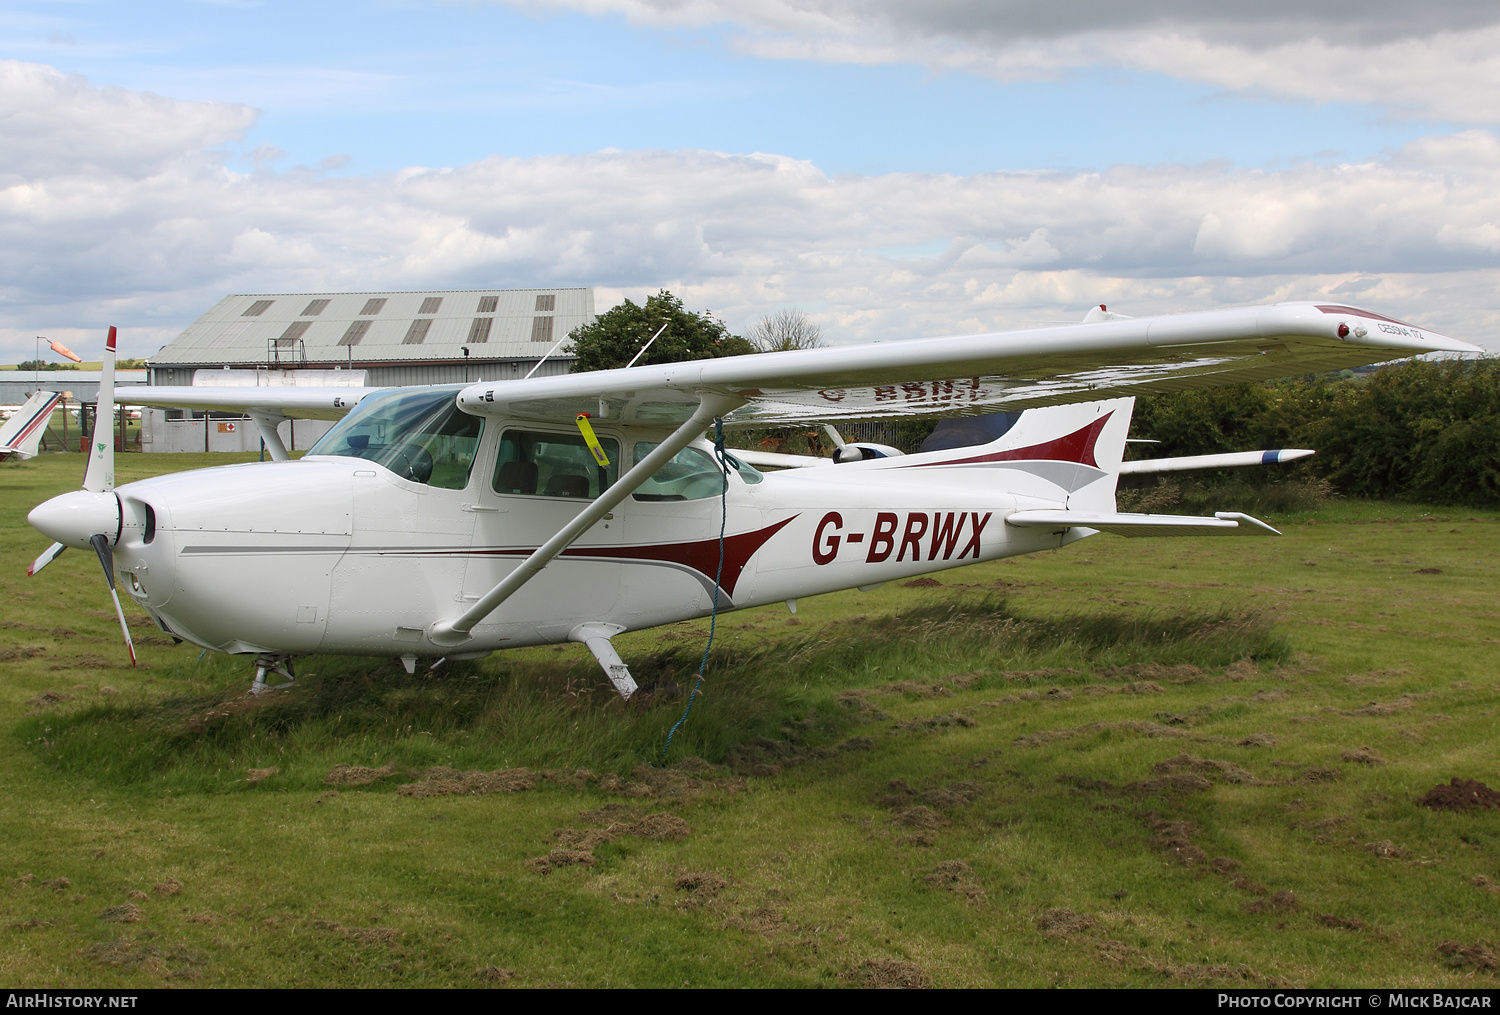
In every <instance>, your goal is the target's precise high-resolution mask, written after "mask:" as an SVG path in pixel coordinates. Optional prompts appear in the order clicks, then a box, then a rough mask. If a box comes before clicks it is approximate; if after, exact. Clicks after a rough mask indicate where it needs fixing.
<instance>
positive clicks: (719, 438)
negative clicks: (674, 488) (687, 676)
mask: <svg viewBox="0 0 1500 1015" xmlns="http://www.w3.org/2000/svg"><path fill="white" fill-rule="evenodd" d="M725 455H726V452H725V451H724V421H723V420H722V419H715V420H714V456H715V458H717V460H718V462H719V468H720V469H721V470H723V473H724V475H723V476H722V477H721V478H722V479H723V486H721V487H720V489H719V569H718V570H717V571H715V572H714V603H713V609H712V610H711V611H710V612H709V614H708V643H707V644H706V645H704V646H703V659H702V660H701V661H700V662H699V663H698V676H697V677H696V679H694V681H693V689H692V690H691V691H689V692H688V700H687V708H685V709H683V710H682V718H681V719H678V720H677V723H676V725H674V726H673V727H672V731H671V732H670V733H668V734H667V742H666V744H665V746H663V747H662V749H661V756H662V757H663V758H665V757H666V756H667V752H668V751H670V750H671V749H672V738H673V737H675V736H676V735H677V731H678V730H679V729H681V728H682V724H683V723H685V722H687V717H688V713H689V712H691V711H692V710H693V701H694V700H695V699H696V698H697V697H698V689H699V688H700V687H702V686H703V671H704V670H705V669H707V668H708V653H709V650H710V649H712V648H713V647H714V627H715V625H716V624H717V622H718V619H719V582H720V581H722V580H723V578H724V529H725V528H726V526H727V524H728V521H729V462H728V461H727V459H726V457H725Z"/></svg>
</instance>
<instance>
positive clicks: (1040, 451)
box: [902, 412, 1114, 469]
mask: <svg viewBox="0 0 1500 1015" xmlns="http://www.w3.org/2000/svg"><path fill="white" fill-rule="evenodd" d="M1113 415H1114V413H1113V412H1107V413H1105V414H1104V415H1103V416H1100V417H1099V418H1098V419H1096V420H1094V421H1093V422H1092V423H1090V424H1089V425H1088V426H1086V427H1084V428H1083V429H1081V430H1075V431H1073V432H1072V433H1070V434H1068V435H1067V436H1066V437H1058V438H1057V439H1056V440H1050V441H1047V442H1046V443H1043V444H1032V445H1030V446H1029V447H1024V448H1015V449H1013V450H1011V451H991V452H990V453H989V454H985V455H975V456H974V457H972V458H957V459H954V460H953V461H951V462H930V463H928V465H929V466H931V465H981V464H984V463H986V462H1036V461H1046V462H1077V463H1078V464H1080V465H1088V466H1092V467H1093V468H1095V469H1097V468H1099V463H1098V462H1097V461H1096V460H1095V459H1094V445H1095V444H1096V443H1097V442H1098V440H1099V434H1100V432H1101V431H1103V429H1104V424H1105V423H1108V422H1109V418H1110V417H1111V416H1113ZM902 467H903V468H907V469H920V468H923V467H924V466H922V465H907V466H902Z"/></svg>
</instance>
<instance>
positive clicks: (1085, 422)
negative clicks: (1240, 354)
mask: <svg viewBox="0 0 1500 1015" xmlns="http://www.w3.org/2000/svg"><path fill="white" fill-rule="evenodd" d="M1134 409H1135V399H1134V398H1111V399H1106V400H1104V401H1099V402H1075V403H1073V404H1071V405H1053V406H1047V407H1044V408H1040V409H1027V410H1026V411H1025V412H1022V413H1020V414H1018V415H1015V416H1011V417H1010V418H1009V419H1006V420H1004V421H1003V422H1005V423H1008V424H1009V426H1008V427H1007V428H1005V429H1003V431H1002V432H1001V433H1000V434H999V436H998V437H997V438H995V439H993V440H991V441H989V442H988V443H983V444H980V443H975V444H971V445H968V446H962V447H954V446H949V447H946V448H944V449H942V450H933V451H926V452H924V453H919V455H917V456H909V457H907V458H905V459H898V460H897V461H900V462H904V463H906V464H907V465H908V466H910V465H923V466H945V465H963V466H969V467H973V466H986V467H992V468H995V469H1003V470H1004V471H1005V472H1006V473H1007V475H1006V480H1005V483H1006V487H1007V489H1009V490H1011V492H1014V493H1018V494H1021V495H1022V496H1027V497H1034V498H1036V499H1038V500H1044V501H1052V502H1055V503H1060V504H1062V505H1064V506H1066V507H1067V508H1068V509H1070V510H1075V511H1113V510H1115V483H1116V482H1117V481H1118V480H1119V477H1120V462H1121V460H1122V459H1123V458H1124V456H1125V435H1126V434H1127V433H1128V432H1129V431H1130V415H1131V412H1132V411H1133V410H1134ZM995 418H996V419H997V420H998V419H999V417H995ZM996 429H1000V428H999V427H994V428H990V432H991V433H993V432H994V431H995V430H996ZM974 432H976V433H979V432H981V431H980V430H978V429H975V430H974ZM934 436H937V434H936V433H934ZM925 447H926V445H924V448H925ZM914 458H915V460H913V459H914Z"/></svg>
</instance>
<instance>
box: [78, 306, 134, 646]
mask: <svg viewBox="0 0 1500 1015" xmlns="http://www.w3.org/2000/svg"><path fill="white" fill-rule="evenodd" d="M110 332H111V337H113V332H114V329H113V328H111V329H110ZM100 399H101V401H102V399H103V395H102V393H101V395H100ZM89 543H90V544H91V545H92V546H93V547H94V552H95V553H97V554H98V555H99V563H100V565H102V566H103V568H104V580H105V581H107V582H109V597H110V598H111V599H113V600H114V601H115V616H116V617H119V618H120V633H121V634H123V635H125V647H126V648H127V649H128V650H129V651H130V665H131V666H134V665H135V642H133V641H131V640H130V625H129V624H127V623H125V611H124V610H123V609H121V608H120V593H118V592H116V591H115V558H114V554H113V553H111V552H110V549H109V537H108V536H106V535H105V534H104V533H102V532H101V533H99V534H97V535H94V536H90V537H89Z"/></svg>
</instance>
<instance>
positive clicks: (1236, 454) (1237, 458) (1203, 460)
mask: <svg viewBox="0 0 1500 1015" xmlns="http://www.w3.org/2000/svg"><path fill="white" fill-rule="evenodd" d="M1313 454H1317V452H1315V451H1309V450H1307V449H1306V448H1282V449H1281V450H1279V451H1231V452H1230V453H1229V454H1227V455H1189V456H1187V457H1186V458H1150V459H1147V460H1146V461H1144V462H1123V463H1121V465H1120V475H1122V476H1128V475H1131V474H1132V473H1142V472H1187V471H1189V470H1191V469H1230V468H1234V467H1235V466H1238V465H1276V464H1278V463H1280V462H1295V461H1296V460H1297V459H1299V458H1306V457H1307V456H1309V455H1313Z"/></svg>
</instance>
